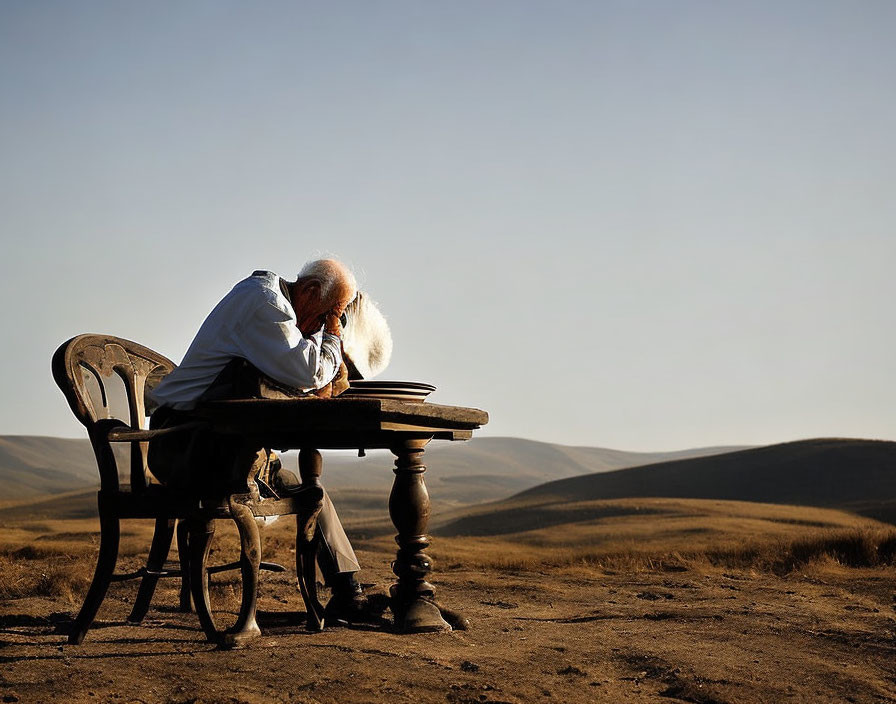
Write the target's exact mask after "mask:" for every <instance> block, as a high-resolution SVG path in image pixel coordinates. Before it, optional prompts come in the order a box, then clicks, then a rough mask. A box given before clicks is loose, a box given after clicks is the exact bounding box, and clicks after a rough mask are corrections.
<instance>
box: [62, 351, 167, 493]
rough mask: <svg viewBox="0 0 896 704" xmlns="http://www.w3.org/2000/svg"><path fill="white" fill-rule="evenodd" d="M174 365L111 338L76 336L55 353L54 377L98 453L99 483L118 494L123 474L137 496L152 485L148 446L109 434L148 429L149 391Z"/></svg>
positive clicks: (156, 354) (105, 488)
mask: <svg viewBox="0 0 896 704" xmlns="http://www.w3.org/2000/svg"><path fill="white" fill-rule="evenodd" d="M172 369H174V363H173V362H172V361H171V360H170V359H168V358H166V357H163V356H162V355H160V354H158V353H157V352H153V351H152V350H151V349H149V348H147V347H144V346H143V345H139V344H137V343H136V342H131V341H130V340H125V339H122V338H120V337H112V336H110V335H91V334H86V335H78V336H77V337H73V338H72V339H71V340H69V341H67V342H65V343H63V344H62V345H61V346H60V347H59V349H57V350H56V353H55V354H54V355H53V378H54V379H55V381H56V384H57V385H58V386H59V388H60V389H61V390H62V393H63V395H64V396H65V398H66V400H67V401H68V404H69V406H70V407H71V409H72V412H73V413H74V414H75V417H76V418H77V419H78V420H79V421H80V422H81V423H82V424H83V425H84V427H86V428H87V434H88V436H89V437H90V442H91V444H92V445H93V450H94V453H95V454H96V459H97V465H98V466H99V471H100V484H101V487H102V489H104V490H114V491H118V490H119V489H120V488H121V484H122V481H121V478H120V475H124V476H129V484H130V489H131V491H133V492H140V491H142V490H145V489H146V487H147V486H148V483H149V476H150V475H149V470H148V469H147V462H146V452H147V447H148V443H146V442H131V443H115V445H116V450H117V451H116V450H113V447H112V445H113V444H112V443H110V442H109V440H108V437H107V436H108V433H109V430H110V429H112V428H115V427H122V426H125V427H128V428H133V429H135V430H139V429H143V428H144V427H145V426H146V414H147V410H151V409H147V399H146V398H145V394H146V391H147V390H150V389H152V388H155V386H156V385H157V384H158V383H159V382H160V381H161V380H162V378H163V377H164V376H165V375H166V374H167V373H168V372H170V371H171V370H172Z"/></svg>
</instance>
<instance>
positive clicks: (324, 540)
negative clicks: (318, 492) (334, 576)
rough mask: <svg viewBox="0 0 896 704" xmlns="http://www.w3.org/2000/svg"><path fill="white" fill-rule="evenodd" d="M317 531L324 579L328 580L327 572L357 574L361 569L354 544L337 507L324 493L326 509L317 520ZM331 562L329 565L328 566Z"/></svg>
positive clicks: (319, 558)
mask: <svg viewBox="0 0 896 704" xmlns="http://www.w3.org/2000/svg"><path fill="white" fill-rule="evenodd" d="M317 529H318V531H319V537H320V538H321V553H322V554H319V555H318V563H319V564H320V567H321V572H323V574H324V579H325V580H327V577H328V576H329V575H327V571H328V570H332V572H357V571H358V570H360V569H361V565H359V564H358V558H357V557H356V556H355V551H354V549H353V548H352V544H351V543H350V542H349V539H348V536H347V535H346V534H345V529H344V528H343V527H342V521H340V520H339V516H337V515H336V507H335V506H333V502H332V501H330V496H329V494H327V492H326V491H325V492H324V507H323V508H322V509H321V512H320V516H318V518H317ZM328 562H329V564H327V563H328Z"/></svg>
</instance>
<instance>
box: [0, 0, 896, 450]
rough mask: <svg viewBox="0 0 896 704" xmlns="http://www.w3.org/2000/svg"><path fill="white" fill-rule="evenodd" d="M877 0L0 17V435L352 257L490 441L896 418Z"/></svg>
mask: <svg viewBox="0 0 896 704" xmlns="http://www.w3.org/2000/svg"><path fill="white" fill-rule="evenodd" d="M894 36H896V3H894V2H891V1H890V0H883V1H881V2H870V1H861V0H856V1H847V0H842V1H841V2H824V1H822V0H806V1H805V2H797V1H794V0H790V1H788V0H773V1H769V2H762V1H753V0H751V1H750V2H733V1H732V2H719V1H718V0H707V1H705V2H700V1H692V0H679V1H674V2H673V1H671V0H634V1H633V0H620V1H618V2H602V1H599V0H590V1H587V2H571V1H568V0H558V1H556V2H546V1H545V2H542V1H538V2H535V1H531V0H516V1H514V2H504V1H501V0H479V1H477V2H469V1H466V2H465V1H462V0H461V1H458V0H452V1H451V2H448V1H444V2H421V1H419V0H408V1H406V2H392V1H388V0H381V1H371V0H361V1H358V2H345V1H336V2H264V1H262V2H248V1H247V2H232V1H227V0H214V1H206V2H199V1H195V0H194V1H187V2H180V1H178V2H159V1H154V2H143V3H138V2H120V1H119V0H115V1H110V2H97V1H90V0H85V1H78V2H75V1H71V2H50V1H42V2H32V1H31V0H4V1H3V2H2V3H0V213H2V216H0V233H2V243H3V250H2V251H3V255H2V263H0V293H2V299H3V308H2V313H0V315H2V325H3V330H4V339H5V343H4V345H3V351H2V353H0V354H2V361H3V383H2V396H0V399H2V400H0V433H2V434H13V433H14V434H43V435H59V436H69V437H76V436H81V435H82V430H81V428H80V426H79V425H77V423H76V422H75V421H74V419H73V417H72V416H71V414H70V412H69V410H68V407H67V405H66V404H65V402H64V400H63V398H62V396H61V395H60V394H59V392H58V390H57V389H56V387H55V386H54V385H53V382H52V379H51V377H50V368H49V363H50V356H51V354H52V352H53V350H54V349H55V348H56V347H57V345H59V344H60V343H61V342H62V341H63V340H65V339H67V338H68V337H70V336H72V335H75V334H77V333H81V332H89V331H92V332H105V333H110V334H115V335H119V336H122V337H128V338H130V339H134V340H137V341H140V342H142V343H144V344H146V345H148V346H150V347H152V348H155V349H157V350H159V351H161V352H162V353H164V354H166V355H168V356H170V357H171V358H172V359H174V360H175V361H179V360H180V358H181V356H182V355H183V352H184V351H185V349H186V347H187V345H188V343H189V341H190V339H191V337H192V335H193V333H194V332H195V330H196V328H197V327H198V326H199V324H200V323H201V322H202V319H203V318H204V316H205V315H206V313H207V312H208V311H209V310H210V309H211V308H212V306H213V305H214V304H215V303H216V302H217V300H218V299H219V298H220V297H221V296H223V295H224V294H225V293H226V292H227V291H228V290H229V288H230V287H231V286H232V285H233V283H235V282H236V281H237V280H239V279H241V278H243V277H244V276H246V275H248V274H249V273H250V272H251V271H252V270H254V269H257V268H268V269H273V270H275V271H277V272H279V273H281V274H283V275H284V276H286V277H289V278H291V277H293V276H294V274H295V272H296V271H297V270H298V269H299V267H300V266H301V265H302V263H303V262H304V261H305V260H306V259H308V258H311V257H313V256H315V255H319V254H335V255H337V256H339V257H341V258H343V259H345V260H346V261H347V262H349V263H350V264H352V265H353V266H354V267H355V268H356V270H357V271H358V273H359V275H360V279H361V281H362V284H363V287H364V288H365V289H366V290H367V291H368V292H369V293H370V294H371V295H372V296H373V298H375V299H376V300H377V301H379V303H380V304H381V307H382V308H383V310H384V311H385V312H386V314H387V315H388V317H389V319H390V323H391V325H392V330H393V336H394V340H395V351H394V355H393V362H392V365H391V367H390V369H389V370H387V371H386V372H385V374H384V375H383V377H384V378H389V379H409V380H419V381H428V382H431V383H434V384H436V385H437V386H438V387H439V390H438V391H437V392H436V393H435V394H434V396H433V397H432V398H433V401H437V402H442V403H456V404H460V405H472V406H478V407H481V408H484V409H486V410H488V411H489V412H490V414H491V419H492V420H491V423H490V424H489V426H488V427H487V428H486V429H485V430H484V434H491V435H515V436H522V437H529V438H534V439H539V440H548V441H555V442H563V443H567V444H578V445H599V446H606V447H617V448H623V449H631V450H662V449H677V448H684V447H694V446H701V445H716V444H729V443H736V444H740V443H744V444H753V443H757V444H758V443H771V442H778V441H784V440H791V439H797V438H805V437H813V436H830V435H836V436H854V437H878V438H888V439H893V438H896V349H894V348H896V332H894V325H893V316H892V313H891V307H892V306H893V302H894V300H896V276H894V269H896V266H894V265H896V140H894V125H896V80H894V77H896V41H894V40H893V38H894Z"/></svg>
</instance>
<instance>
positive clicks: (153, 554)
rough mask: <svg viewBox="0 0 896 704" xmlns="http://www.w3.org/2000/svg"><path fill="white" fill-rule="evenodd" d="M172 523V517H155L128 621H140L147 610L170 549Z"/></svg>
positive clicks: (173, 521)
mask: <svg viewBox="0 0 896 704" xmlns="http://www.w3.org/2000/svg"><path fill="white" fill-rule="evenodd" d="M174 524H175V519H173V518H156V529H155V532H154V533H153V535H152V545H151V546H150V548H149V557H148V558H147V560H146V572H145V573H144V575H143V579H141V580H140V589H139V590H138V591H137V598H136V599H135V600H134V608H133V609H131V615H130V616H128V623H140V622H141V621H142V620H143V617H144V616H146V612H147V611H148V610H149V602H151V601H152V595H153V594H154V593H155V591H156V585H157V584H158V582H159V573H160V572H161V571H162V570H163V569H164V568H165V560H167V559H168V552H169V551H170V550H171V539H172V538H173V537H174Z"/></svg>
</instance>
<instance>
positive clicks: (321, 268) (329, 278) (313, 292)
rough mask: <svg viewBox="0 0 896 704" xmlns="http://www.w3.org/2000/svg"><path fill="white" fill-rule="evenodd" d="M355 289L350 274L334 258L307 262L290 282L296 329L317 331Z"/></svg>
mask: <svg viewBox="0 0 896 704" xmlns="http://www.w3.org/2000/svg"><path fill="white" fill-rule="evenodd" d="M357 292H358V285H357V283H355V277H354V274H352V272H351V271H350V270H349V269H348V267H347V266H345V264H343V263H342V262H340V261H337V260H336V259H317V260H315V261H311V262H308V263H307V264H306V265H305V266H303V267H302V270H301V271H300V272H299V278H298V279H296V281H295V283H293V284H291V285H290V300H291V303H292V307H293V308H294V309H295V312H296V319H297V320H298V324H299V329H300V330H301V331H302V333H303V334H305V335H310V334H311V333H314V332H317V331H318V330H319V329H320V328H321V326H322V325H323V324H324V321H325V320H326V317H327V315H328V314H330V313H332V314H334V315H336V316H339V315H341V314H342V312H343V311H344V310H345V307H346V306H347V305H348V304H349V303H350V302H351V300H352V299H353V298H354V297H355V295H356V294H357Z"/></svg>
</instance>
